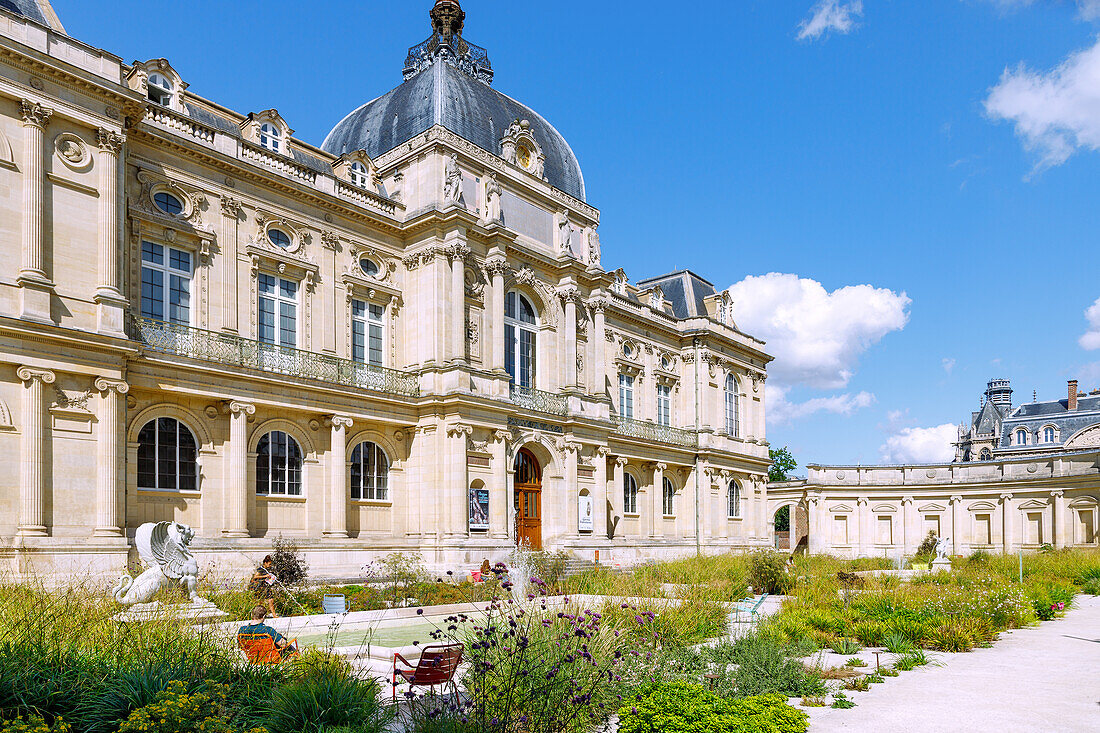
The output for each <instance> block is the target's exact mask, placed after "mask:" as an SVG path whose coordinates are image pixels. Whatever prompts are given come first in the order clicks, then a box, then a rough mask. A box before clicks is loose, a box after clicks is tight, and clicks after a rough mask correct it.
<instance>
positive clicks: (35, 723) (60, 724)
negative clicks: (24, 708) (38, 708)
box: [0, 714, 72, 733]
mask: <svg viewBox="0 0 1100 733" xmlns="http://www.w3.org/2000/svg"><path fill="white" fill-rule="evenodd" d="M0 733H72V728H70V727H69V726H68V724H67V723H65V721H64V719H62V718H57V719H56V720H54V722H53V723H52V724H50V723H47V722H46V720H45V719H44V718H43V717H42V716H41V715H37V714H32V715H30V716H29V717H27V718H24V717H23V716H21V715H20V716H19V717H17V718H15V719H14V720H7V721H3V720H0Z"/></svg>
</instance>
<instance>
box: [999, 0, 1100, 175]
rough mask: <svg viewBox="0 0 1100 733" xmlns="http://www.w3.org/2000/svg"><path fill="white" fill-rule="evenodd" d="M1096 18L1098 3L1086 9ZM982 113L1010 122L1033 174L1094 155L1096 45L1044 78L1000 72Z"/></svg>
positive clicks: (1099, 103)
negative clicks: (1031, 156)
mask: <svg viewBox="0 0 1100 733" xmlns="http://www.w3.org/2000/svg"><path fill="white" fill-rule="evenodd" d="M1089 7H1090V11H1089V12H1094V11H1095V12H1096V13H1097V15H1098V17H1100V0H1092V2H1090V3H1089ZM985 110H986V113H987V114H988V115H989V116H990V117H992V118H994V119H998V120H1006V121H1009V122H1012V123H1014V124H1015V126H1016V135H1017V136H1018V137H1020V138H1021V139H1022V140H1023V144H1024V147H1025V148H1026V149H1028V150H1030V151H1034V152H1035V153H1036V154H1038V156H1039V162H1038V163H1037V164H1036V166H1035V170H1036V171H1040V170H1043V169H1045V168H1049V167H1051V166H1056V165H1061V164H1062V163H1064V162H1066V160H1068V159H1069V157H1070V156H1071V155H1073V154H1074V153H1075V152H1077V151H1078V150H1080V149H1086V150H1100V39H1098V40H1097V42H1096V43H1095V45H1093V46H1092V47H1091V48H1087V49H1085V50H1083V51H1078V52H1076V53H1073V54H1071V55H1070V56H1069V57H1068V58H1067V59H1066V60H1065V61H1063V62H1062V64H1061V65H1060V66H1058V68H1056V69H1053V70H1051V71H1049V72H1046V73H1044V72H1037V71H1031V70H1030V69H1028V68H1027V67H1026V66H1024V65H1023V64H1020V65H1019V66H1017V67H1016V68H1015V69H1005V71H1004V73H1003V74H1002V75H1001V80H1000V82H998V84H997V86H995V87H993V88H992V89H991V90H990V92H989V96H988V97H987V98H986V100H985Z"/></svg>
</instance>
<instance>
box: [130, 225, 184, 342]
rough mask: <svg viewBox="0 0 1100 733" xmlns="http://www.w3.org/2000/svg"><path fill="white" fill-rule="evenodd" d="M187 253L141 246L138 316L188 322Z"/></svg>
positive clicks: (145, 245) (172, 249)
mask: <svg viewBox="0 0 1100 733" xmlns="http://www.w3.org/2000/svg"><path fill="white" fill-rule="evenodd" d="M191 276H192V263H191V253H190V252H184V251H183V250H179V249H174V248H172V247H165V246H164V245H160V244H154V243H153V242H142V243H141V315H142V316H143V317H144V318H152V319H155V320H158V321H167V322H168V323H179V324H182V325H185V326H186V325H190V323H191Z"/></svg>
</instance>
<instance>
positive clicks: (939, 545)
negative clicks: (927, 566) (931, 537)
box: [936, 537, 951, 560]
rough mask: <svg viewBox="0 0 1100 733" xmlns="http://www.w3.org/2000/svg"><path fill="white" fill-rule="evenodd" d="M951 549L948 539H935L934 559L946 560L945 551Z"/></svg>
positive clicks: (949, 539)
mask: <svg viewBox="0 0 1100 733" xmlns="http://www.w3.org/2000/svg"><path fill="white" fill-rule="evenodd" d="M950 547H951V538H950V537H938V538H936V559H937V560H947V550H948V549H949V548H950Z"/></svg>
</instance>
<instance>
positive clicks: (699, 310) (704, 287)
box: [638, 270, 718, 320]
mask: <svg viewBox="0 0 1100 733" xmlns="http://www.w3.org/2000/svg"><path fill="white" fill-rule="evenodd" d="M655 285H659V286H660V288H661V292H662V293H664V296H665V300H667V301H668V302H669V303H671V304H672V313H673V315H675V316H676V317H677V318H679V319H680V320H683V319H685V318H697V317H706V315H707V306H706V303H705V302H704V301H705V300H706V298H709V297H710V296H712V295H714V294H716V293H717V292H718V291H717V290H715V288H714V285H712V284H711V283H710V282H708V281H706V280H704V279H703V278H701V277H699V276H698V275H696V274H695V273H694V272H692V271H691V270H680V271H679V272H672V273H669V274H668V275H661V276H660V277H653V278H650V279H648V280H642V281H641V282H639V283H638V287H639V288H641V289H642V290H646V289H648V288H652V287H654V286H655Z"/></svg>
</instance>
